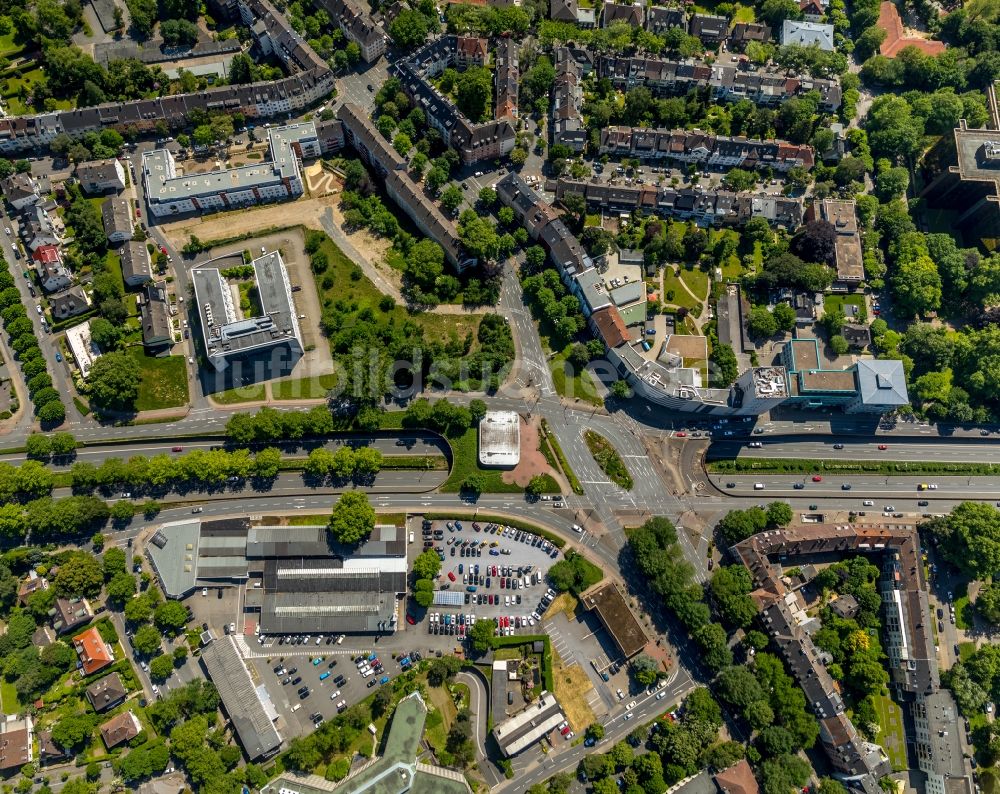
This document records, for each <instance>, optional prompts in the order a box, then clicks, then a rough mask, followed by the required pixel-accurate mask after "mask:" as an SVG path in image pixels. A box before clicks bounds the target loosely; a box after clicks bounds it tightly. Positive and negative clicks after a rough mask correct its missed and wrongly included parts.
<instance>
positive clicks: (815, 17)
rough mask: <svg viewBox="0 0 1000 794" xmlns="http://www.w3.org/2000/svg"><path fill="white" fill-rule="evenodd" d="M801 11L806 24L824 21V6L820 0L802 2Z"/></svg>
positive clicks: (802, 0) (800, 4) (803, 0)
mask: <svg viewBox="0 0 1000 794" xmlns="http://www.w3.org/2000/svg"><path fill="white" fill-rule="evenodd" d="M799 10H800V11H801V12H802V18H803V19H804V20H805V21H806V22H822V21H823V4H822V3H820V1H819V0H801V2H800V3H799Z"/></svg>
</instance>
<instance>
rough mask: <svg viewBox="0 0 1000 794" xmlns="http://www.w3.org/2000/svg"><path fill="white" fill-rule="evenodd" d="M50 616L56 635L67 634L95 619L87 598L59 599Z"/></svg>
mask: <svg viewBox="0 0 1000 794" xmlns="http://www.w3.org/2000/svg"><path fill="white" fill-rule="evenodd" d="M49 615H50V616H51V617H52V628H54V629H55V630H56V633H57V634H65V633H66V632H67V631H73V629H75V628H78V627H79V626H82V625H83V624H85V623H88V622H89V621H90V619H91V618H92V617H94V610H93V609H91V606H90V602H89V601H87V599H86V598H57V599H56V601H55V603H54V604H53V605H52V609H51V610H49Z"/></svg>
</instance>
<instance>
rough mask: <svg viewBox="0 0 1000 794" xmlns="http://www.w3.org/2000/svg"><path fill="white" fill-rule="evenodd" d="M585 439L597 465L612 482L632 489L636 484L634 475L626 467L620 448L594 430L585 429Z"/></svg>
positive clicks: (629, 489)
mask: <svg viewBox="0 0 1000 794" xmlns="http://www.w3.org/2000/svg"><path fill="white" fill-rule="evenodd" d="M583 440H584V441H586V442H587V449H589V450H590V454H591V455H593V456H594V460H596V461H597V465H598V466H600V467H601V471H603V472H604V473H605V474H607V475H608V477H609V478H610V479H611V482H613V483H614V484H615V485H617V486H618V487H619V488H624V489H625V490H626V491H631V490H632V486H633V485H634V483H633V482H632V475H631V474H629V471H628V469H627V468H626V467H625V461H623V460H622V456H621V455H619V454H618V450H616V449H615V448H614V447H613V446H612V445H611V442H610V441H608V440H607V439H606V438H605V437H604V436H602V435H601V434H600V433H595V432H594V431H593V430H585V431H584V433H583Z"/></svg>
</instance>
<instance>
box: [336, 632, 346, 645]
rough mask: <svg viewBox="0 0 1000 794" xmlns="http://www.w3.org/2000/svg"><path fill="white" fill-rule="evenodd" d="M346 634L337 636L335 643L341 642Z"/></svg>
mask: <svg viewBox="0 0 1000 794" xmlns="http://www.w3.org/2000/svg"><path fill="white" fill-rule="evenodd" d="M346 636H347V635H346V634H341V635H340V636H339V637H337V645H340V644H342V643H343V642H344V638H345V637H346Z"/></svg>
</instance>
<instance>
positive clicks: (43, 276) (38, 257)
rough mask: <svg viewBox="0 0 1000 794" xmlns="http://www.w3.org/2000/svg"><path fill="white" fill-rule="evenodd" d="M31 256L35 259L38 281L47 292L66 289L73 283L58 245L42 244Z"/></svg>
mask: <svg viewBox="0 0 1000 794" xmlns="http://www.w3.org/2000/svg"><path fill="white" fill-rule="evenodd" d="M31 257H32V259H34V260H35V268H36V270H37V272H38V281H39V283H40V284H41V285H42V289H43V290H45V291H46V292H56V291H57V290H61V289H66V288H67V287H68V286H69V285H70V284H72V283H73V281H72V279H71V277H70V272H69V271H68V270H67V269H66V267H65V266H64V265H63V263H62V255H61V254H60V253H59V248H58V246H55V245H40V246H38V248H36V249H35V250H34V251H33V252H32V254H31Z"/></svg>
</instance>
